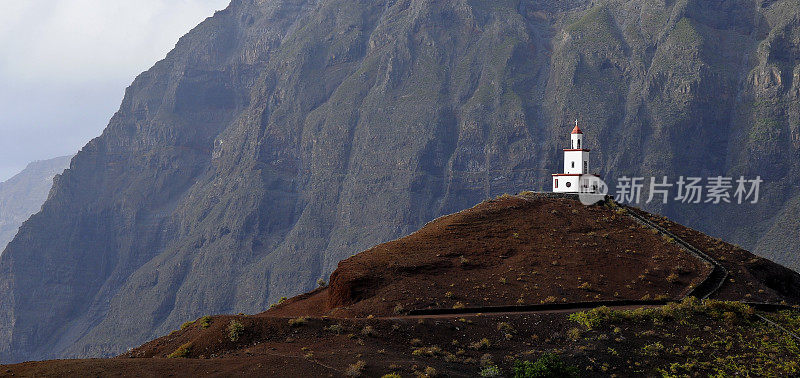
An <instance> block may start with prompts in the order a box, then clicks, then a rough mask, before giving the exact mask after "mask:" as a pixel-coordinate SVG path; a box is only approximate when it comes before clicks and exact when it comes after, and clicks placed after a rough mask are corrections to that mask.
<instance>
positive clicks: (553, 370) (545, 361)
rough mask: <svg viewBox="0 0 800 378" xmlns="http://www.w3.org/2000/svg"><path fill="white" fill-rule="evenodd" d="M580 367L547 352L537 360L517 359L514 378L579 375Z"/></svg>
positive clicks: (564, 377) (568, 377)
mask: <svg viewBox="0 0 800 378" xmlns="http://www.w3.org/2000/svg"><path fill="white" fill-rule="evenodd" d="M579 376H580V374H578V368H577V367H575V366H572V365H569V364H567V363H566V362H564V361H562V360H561V358H560V357H559V356H557V355H555V354H552V353H547V354H544V355H542V356H541V357H539V359H538V360H536V362H531V361H517V362H516V363H515V364H514V378H546V377H563V378H572V377H575V378H577V377H579Z"/></svg>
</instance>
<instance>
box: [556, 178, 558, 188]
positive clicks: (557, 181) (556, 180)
mask: <svg viewBox="0 0 800 378" xmlns="http://www.w3.org/2000/svg"><path fill="white" fill-rule="evenodd" d="M555 187H556V188H558V179H556V184H555Z"/></svg>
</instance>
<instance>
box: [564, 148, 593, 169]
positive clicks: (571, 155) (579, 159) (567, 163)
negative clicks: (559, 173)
mask: <svg viewBox="0 0 800 378" xmlns="http://www.w3.org/2000/svg"><path fill="white" fill-rule="evenodd" d="M584 162H586V165H587V168H588V162H589V153H588V152H586V151H564V173H569V174H585V173H589V172H587V171H584V170H583V166H584V164H583V163H584ZM587 170H588V169H587Z"/></svg>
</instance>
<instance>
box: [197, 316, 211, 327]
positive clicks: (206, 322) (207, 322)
mask: <svg viewBox="0 0 800 378" xmlns="http://www.w3.org/2000/svg"><path fill="white" fill-rule="evenodd" d="M198 321H199V322H200V327H203V328H208V327H211V323H212V322H213V321H214V319H213V318H212V317H210V316H208V315H206V316H204V317H202V318H200V319H198Z"/></svg>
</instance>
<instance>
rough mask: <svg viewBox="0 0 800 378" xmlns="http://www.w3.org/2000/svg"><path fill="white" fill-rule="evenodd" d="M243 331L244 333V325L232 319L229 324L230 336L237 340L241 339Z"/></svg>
mask: <svg viewBox="0 0 800 378" xmlns="http://www.w3.org/2000/svg"><path fill="white" fill-rule="evenodd" d="M242 333H244V325H243V324H242V323H239V322H238V321H236V320H231V323H230V324H228V338H230V339H231V341H234V342H235V341H236V340H239V337H240V336H242Z"/></svg>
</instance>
